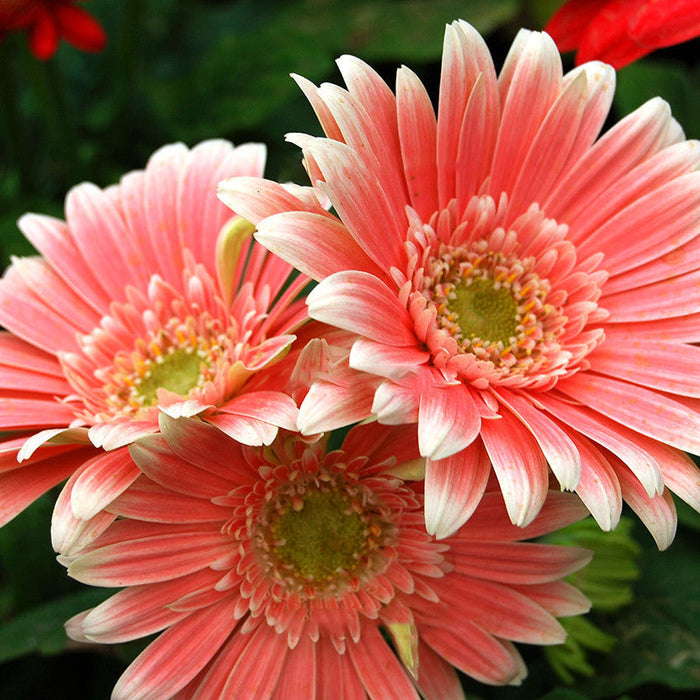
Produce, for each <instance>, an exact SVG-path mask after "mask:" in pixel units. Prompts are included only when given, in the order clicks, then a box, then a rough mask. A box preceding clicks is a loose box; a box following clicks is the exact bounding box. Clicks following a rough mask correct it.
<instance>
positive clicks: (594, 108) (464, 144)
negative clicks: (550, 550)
mask: <svg viewBox="0 0 700 700" xmlns="http://www.w3.org/2000/svg"><path fill="white" fill-rule="evenodd" d="M338 65H339V67H340V70H341V73H342V74H343V76H344V78H345V80H346V83H347V85H348V89H347V90H344V89H341V88H340V87H338V86H335V85H328V84H324V85H322V86H321V87H320V88H317V87H315V86H314V85H312V84H311V83H309V82H308V81H307V80H305V79H303V78H297V80H298V82H299V84H300V85H301V87H302V89H303V90H304V92H305V93H306V95H307V97H308V98H309V99H310V101H311V103H312V105H313V107H314V109H315V111H316V113H317V115H318V117H319V119H320V121H321V124H322V126H323V128H324V130H325V132H326V134H327V136H328V138H312V137H310V136H303V135H292V136H290V137H289V138H290V140H292V141H294V142H296V143H298V144H299V145H301V146H302V148H303V151H304V158H305V164H306V167H307V169H308V171H309V174H310V177H311V179H312V181H313V182H314V183H315V184H318V186H319V188H320V189H321V190H322V191H323V192H324V193H325V194H326V195H327V196H328V197H329V199H330V201H331V203H332V205H333V207H334V208H335V211H336V212H337V218H336V217H335V216H332V215H330V214H324V213H322V212H319V211H318V210H317V209H313V210H312V209H311V208H309V207H307V206H305V205H304V204H303V203H302V202H295V203H290V201H289V198H288V197H286V195H285V194H284V193H283V192H282V191H281V190H280V187H279V186H278V185H275V184H274V183H271V182H267V181H263V180H258V179H250V178H248V179H246V178H240V179H234V180H231V181H229V182H227V183H224V185H223V186H222V189H221V193H220V196H221V197H222V199H223V200H224V201H225V202H227V203H228V204H229V205H230V206H232V207H234V208H236V210H237V211H240V212H241V213H242V215H244V216H246V218H248V219H249V220H251V221H253V222H254V223H255V224H256V225H257V227H258V234H257V237H258V239H259V240H260V241H261V242H262V243H263V244H264V245H265V246H267V247H268V248H269V249H270V250H272V251H274V252H276V253H278V254H279V255H280V256H282V257H283V258H284V259H285V260H288V261H289V262H291V263H292V264H294V265H295V266H297V267H298V268H299V269H300V270H302V271H303V272H305V273H307V274H309V275H310V276H312V277H313V278H315V279H317V280H321V283H320V284H319V285H318V286H317V287H316V288H315V289H314V290H313V291H312V293H311V294H310V295H309V298H308V304H309V314H310V315H311V316H312V317H314V318H316V319H318V320H321V321H323V322H325V323H328V324H331V325H335V326H337V327H339V328H342V329H345V330H347V331H351V332H353V333H356V334H357V335H358V339H357V340H356V342H355V343H354V345H353V346H352V349H351V351H350V355H349V364H350V367H352V368H354V369H356V370H360V371H362V372H364V373H370V374H372V375H374V376H375V378H376V390H375V393H374V402H373V406H372V412H373V413H374V415H375V416H376V417H377V418H378V420H379V421H380V422H383V423H387V424H401V423H417V430H418V439H419V444H420V451H421V454H422V455H424V456H426V457H427V458H428V461H427V467H426V475H425V478H426V485H425V493H426V496H425V498H426V503H425V510H426V522H427V527H428V531H429V532H431V533H433V534H436V535H438V536H440V537H442V536H445V535H447V534H449V533H451V532H454V531H455V529H456V528H458V527H459V526H460V525H461V524H462V523H464V522H465V521H466V520H467V518H468V517H469V515H470V514H471V512H472V511H473V509H474V507H475V506H476V504H477V503H478V502H479V499H480V498H481V494H482V493H483V491H484V488H485V486H486V484H487V482H488V480H489V474H490V472H491V465H493V469H494V471H495V473H496V476H497V477H498V480H499V482H500V485H501V489H502V491H503V494H504V497H505V499H506V504H507V507H508V512H509V514H510V517H511V519H512V521H513V522H514V523H516V524H518V525H526V524H527V523H529V522H531V520H532V519H533V518H534V517H535V515H536V514H537V513H538V512H539V510H540V507H541V505H542V503H543V502H544V499H545V496H546V493H547V488H548V483H549V478H548V469H547V465H548V464H549V467H550V468H551V470H552V472H553V473H554V474H555V476H556V477H557V479H558V480H559V483H560V485H561V486H562V488H565V489H576V490H577V492H578V493H579V495H580V496H581V498H582V499H583V501H584V502H585V503H586V505H587V506H588V507H589V509H590V511H591V513H592V514H593V515H594V517H595V518H596V520H597V521H598V523H599V524H600V525H601V526H602V527H603V528H606V529H609V528H612V527H614V526H615V524H616V523H617V521H618V519H619V516H620V510H621V501H622V498H624V499H625V500H626V501H627V502H628V503H629V504H630V505H631V506H632V507H633V508H634V509H635V510H636V511H637V512H638V513H639V515H640V516H641V518H642V519H643V520H644V522H645V524H646V525H647V526H648V527H649V528H650V530H651V531H652V533H653V535H654V537H655V538H656V540H657V543H658V544H659V546H660V547H665V546H667V545H668V544H669V542H670V541H671V540H672V538H673V535H674V532H675V526H676V516H675V510H674V506H673V502H672V499H671V496H670V494H669V492H668V490H665V489H664V486H667V487H669V488H670V489H671V490H673V491H675V492H676V493H677V494H678V495H679V496H681V497H682V498H683V499H685V500H687V501H688V502H689V503H690V504H691V505H693V507H695V508H699V507H700V488H699V483H700V477H699V474H700V472H699V471H698V470H697V468H696V467H695V466H694V465H693V463H692V462H691V461H690V459H689V458H688V457H687V456H686V455H685V454H684V453H683V452H682V450H686V451H689V452H693V453H695V454H700V410H699V409H700V404H699V403H697V399H698V397H700V350H699V349H698V348H697V347H695V346H694V345H692V344H691V343H694V342H697V341H699V340H700V321H699V319H700V295H698V285H697V279H698V275H699V274H700V254H699V252H700V236H698V233H700V172H698V163H699V162H700V148H698V144H697V143H696V142H692V141H686V140H685V139H684V135H683V132H682V130H681V128H680V126H679V125H678V124H677V123H676V122H675V121H674V120H673V119H672V117H671V115H670V111H669V108H668V105H666V104H665V103H664V102H663V101H662V100H660V99H655V100H652V101H650V102H648V103H647V104H645V105H644V106H642V107H641V108H640V109H638V110H637V111H636V112H634V113H633V114H631V115H629V116H628V117H626V118H625V119H623V120H622V121H621V122H620V123H619V124H617V125H616V126H615V127H613V128H612V129H610V131H609V132H608V133H606V134H605V135H604V136H602V137H601V138H600V139H598V140H597V141H596V137H597V136H598V133H599V131H600V129H601V127H602V125H603V123H604V121H605V118H606V115H607V112H608V109H609V106H610V102H611V99H612V95H613V87H614V72H613V70H612V69H611V68H610V67H609V66H605V65H603V64H600V63H589V64H586V65H584V66H581V67H580V68H577V69H576V70H574V71H572V72H570V73H568V74H567V75H562V67H561V61H560V58H559V54H558V53H557V50H556V47H555V45H554V43H553V42H552V40H551V39H550V38H549V37H548V36H547V35H546V34H540V33H534V32H529V31H525V30H523V31H522V32H521V33H520V34H518V36H517V38H516V40H515V42H514V44H513V47H512V49H511V51H510V53H509V55H508V57H507V59H506V61H505V65H504V66H503V69H502V71H501V73H500V76H498V77H497V76H496V71H495V69H494V65H493V62H492V59H491V57H490V55H489V53H488V50H487V47H486V45H485V43H484V41H483V39H482V38H481V37H480V36H479V34H478V33H477V32H476V31H475V30H474V29H473V28H472V27H471V26H470V25H468V24H466V23H465V22H461V21H459V22H455V23H453V24H452V25H450V26H448V28H447V31H446V37H445V47H444V54H443V65H442V76H441V84H440V97H439V105H438V109H437V117H436V115H435V112H434V110H433V107H432V105H431V102H430V99H429V97H428V95H427V92H426V90H425V88H424V87H423V85H422V84H421V82H420V81H419V79H418V78H417V77H416V75H415V74H414V73H412V72H411V71H410V70H409V69H408V68H406V67H402V68H401V69H400V70H399V71H398V74H397V86H396V94H395V95H394V94H393V93H392V92H391V90H390V89H389V87H388V86H387V85H386V84H385V83H384V82H383V81H382V80H381V78H380V77H379V76H378V75H377V73H376V72H374V71H373V70H372V69H371V68H370V67H369V66H367V65H366V64H364V63H363V62H362V61H360V60H358V59H356V58H353V57H350V56H344V57H343V58H341V59H340V60H339V61H338ZM337 411H338V404H337V403H336V402H335V401H334V400H333V398H332V396H331V394H330V393H328V398H327V400H326V401H325V404H324V406H320V405H316V406H315V407H314V411H313V419H308V418H307V417H306V410H305V407H304V406H302V407H301V416H300V423H299V425H300V429H301V430H302V431H303V432H315V431H318V430H323V429H327V428H329V427H333V426H334V425H335V423H336V420H335V414H336V412H337Z"/></svg>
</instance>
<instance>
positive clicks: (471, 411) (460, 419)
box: [418, 384, 482, 460]
mask: <svg viewBox="0 0 700 700" xmlns="http://www.w3.org/2000/svg"><path fill="white" fill-rule="evenodd" d="M481 425H482V421H481V416H480V414H479V409H478V407H477V404H476V401H475V400H474V397H473V396H472V394H471V391H470V389H468V388H467V387H465V386H463V385H462V384H454V385H445V386H435V385H433V386H426V387H424V388H423V390H422V391H421V395H420V403H419V408H418V444H419V446H420V453H421V455H422V456H423V457H429V458H430V459H432V460H440V459H445V458H446V457H449V456H451V455H453V454H455V453H457V452H459V451H461V450H463V449H464V448H465V447H467V446H468V445H470V444H471V443H472V442H473V441H474V440H475V439H476V437H477V436H478V434H479V428H480V426H481Z"/></svg>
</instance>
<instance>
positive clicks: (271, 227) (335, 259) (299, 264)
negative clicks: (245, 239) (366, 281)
mask: <svg viewBox="0 0 700 700" xmlns="http://www.w3.org/2000/svg"><path fill="white" fill-rule="evenodd" d="M255 238H256V240H258V241H259V242H260V243H262V245H264V246H265V247H266V248H267V249H268V250H270V251H272V252H273V253H275V255H279V256H280V258H282V259H283V260H286V261H287V262H288V263H289V264H291V265H293V266H294V267H296V268H297V269H299V270H301V272H303V273H304V274H306V275H308V276H309V277H311V278H313V279H315V280H322V279H324V278H326V277H329V276H330V275H332V274H333V273H334V272H340V271H341V270H348V269H350V270H362V271H364V272H368V273H369V274H371V275H374V276H381V275H382V274H383V273H382V270H381V268H380V267H379V266H378V265H376V264H375V263H374V262H373V261H372V260H371V259H370V258H369V257H368V256H367V254H366V253H365V252H364V251H363V250H362V248H361V247H360V246H359V245H358V244H357V243H356V242H355V239H354V238H353V237H352V236H351V235H350V233H349V231H348V230H347V228H345V226H344V225H343V224H342V223H341V222H340V221H338V220H336V219H329V218H328V217H327V216H322V215H320V214H312V213H310V212H299V211H295V212H285V213H283V214H275V215H273V216H269V217H267V218H266V219H263V220H262V221H261V222H260V223H259V224H258V230H257V232H256V234H255Z"/></svg>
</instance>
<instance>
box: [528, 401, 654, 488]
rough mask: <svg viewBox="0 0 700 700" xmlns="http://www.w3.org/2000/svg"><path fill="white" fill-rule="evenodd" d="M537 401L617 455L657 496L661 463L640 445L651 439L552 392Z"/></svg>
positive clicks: (565, 422) (576, 429) (571, 435)
mask: <svg viewBox="0 0 700 700" xmlns="http://www.w3.org/2000/svg"><path fill="white" fill-rule="evenodd" d="M537 400H538V402H539V403H540V404H541V405H542V406H543V407H544V408H545V410H547V411H548V412H549V413H551V414H552V415H554V416H555V417H556V418H558V419H559V420H560V421H561V422H562V423H564V424H565V425H568V426H571V427H572V428H574V430H575V431H577V432H579V433H582V434H583V435H585V436H586V437H588V438H590V439H591V440H592V441H593V442H595V443H597V444H599V445H602V446H603V447H605V448H606V449H607V450H610V452H612V453H613V454H615V455H617V456H618V457H619V458H620V459H621V460H622V461H623V462H624V463H625V464H627V465H628V466H629V467H630V469H632V471H633V472H634V473H635V474H636V475H637V478H638V479H639V480H640V481H641V482H642V484H644V486H645V488H646V489H647V492H648V493H650V494H652V493H657V492H658V491H660V490H661V489H662V488H663V477H662V474H661V470H660V467H659V464H658V463H657V461H656V460H655V459H654V457H653V456H652V455H651V454H650V452H649V451H648V450H647V449H646V448H644V447H642V446H641V444H642V443H645V442H646V441H647V440H648V438H646V437H644V436H643V435H640V434H639V433H638V432H636V431H634V430H631V429H630V428H626V427H625V426H623V425H620V424H619V423H617V422H615V421H614V420H611V419H609V418H606V417H605V416H603V415H601V414H600V413H597V412H596V411H595V410H593V409H591V408H589V407H586V406H577V405H574V404H572V403H571V401H569V400H567V399H566V398H564V399H563V400H562V397H559V396H556V394H554V393H552V392H550V393H549V394H546V395H545V394H544V393H541V394H539V395H538V397H537ZM569 437H571V438H572V439H573V440H575V439H576V433H571V432H569ZM652 442H654V441H652ZM594 461H595V460H594ZM604 461H605V460H604Z"/></svg>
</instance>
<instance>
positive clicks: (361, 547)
mask: <svg viewBox="0 0 700 700" xmlns="http://www.w3.org/2000/svg"><path fill="white" fill-rule="evenodd" d="M337 466H338V465H335V468H334V469H333V470H326V469H323V468H322V471H320V472H319V473H318V474H314V475H312V476H311V475H308V476H302V475H300V474H299V473H296V474H295V473H294V472H292V473H291V474H290V475H289V476H290V477H292V478H290V479H289V481H286V482H283V483H280V484H278V485H277V487H276V488H275V490H274V491H268V492H267V493H266V495H265V500H266V505H265V506H264V507H263V509H262V510H261V512H260V515H259V517H258V519H257V522H256V523H255V524H254V526H253V541H254V543H255V548H256V550H257V553H258V558H259V560H260V563H261V564H262V567H263V570H264V571H265V572H266V573H267V575H268V576H269V577H270V578H272V580H274V581H275V582H276V583H278V584H281V585H282V586H283V587H284V588H285V589H287V590H288V591H290V592H294V593H299V594H302V595H303V596H304V597H306V598H317V597H325V596H333V595H339V594H342V593H343V592H344V591H346V590H348V589H356V588H358V587H359V586H360V585H361V583H362V582H363V581H364V580H366V579H367V578H368V577H371V576H373V575H376V574H377V573H380V572H381V571H383V570H384V569H385V568H386V567H387V566H388V564H389V562H390V557H389V556H387V555H386V554H385V552H384V550H385V548H386V547H387V546H388V545H389V544H390V542H391V541H392V539H393V535H394V533H395V530H396V528H395V526H394V525H393V523H391V522H390V521H389V520H387V519H386V517H385V516H384V511H385V508H384V506H383V505H382V504H381V502H379V501H378V499H377V498H376V497H375V496H374V494H373V493H372V492H371V491H370V490H369V489H367V488H366V487H365V486H363V485H361V484H359V483H353V481H352V480H350V479H346V478H345V477H344V475H343V474H342V472H339V471H338V469H337Z"/></svg>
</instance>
